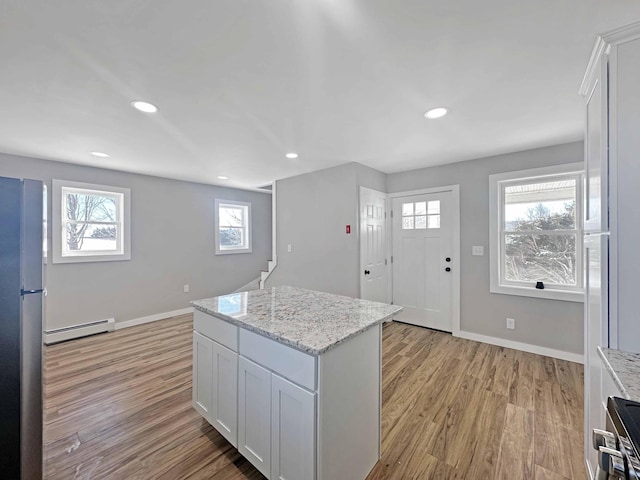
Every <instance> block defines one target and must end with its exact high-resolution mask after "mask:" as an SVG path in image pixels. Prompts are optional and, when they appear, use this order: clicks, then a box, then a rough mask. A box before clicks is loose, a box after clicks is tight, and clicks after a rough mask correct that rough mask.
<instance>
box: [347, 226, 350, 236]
mask: <svg viewBox="0 0 640 480" xmlns="http://www.w3.org/2000/svg"><path fill="white" fill-rule="evenodd" d="M349 233H351V225H347V234H349Z"/></svg>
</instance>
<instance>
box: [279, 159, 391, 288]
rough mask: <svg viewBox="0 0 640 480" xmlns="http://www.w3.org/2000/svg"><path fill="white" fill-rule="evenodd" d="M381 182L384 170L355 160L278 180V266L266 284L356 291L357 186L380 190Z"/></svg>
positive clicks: (358, 264) (357, 267)
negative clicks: (381, 170)
mask: <svg viewBox="0 0 640 480" xmlns="http://www.w3.org/2000/svg"><path fill="white" fill-rule="evenodd" d="M385 183H386V175H385V174H384V173H382V172H380V171H378V170H374V169H373V168H369V167H366V166H364V165H360V164H359V163H348V164H345V165H340V166H338V167H333V168H328V169H325V170H318V171H316V172H311V173H307V174H303V175H298V176H295V177H290V178H286V179H284V180H278V182H277V190H276V191H277V194H276V195H277V207H276V208H277V215H276V223H277V235H278V237H277V238H278V245H277V252H276V253H277V255H278V267H277V268H276V270H274V272H273V273H272V274H271V276H270V277H269V280H268V281H267V286H269V287H271V286H276V285H294V286H297V287H303V288H309V289H313V290H320V291H323V292H329V293H336V294H340V295H348V296H350V297H357V296H358V295H359V294H360V283H359V282H360V275H359V271H360V246H359V242H358V226H359V215H358V203H359V198H360V186H364V187H368V188H373V189H375V190H379V191H382V192H384V191H385V188H386V187H385ZM347 225H351V234H347V233H346V230H345V227H346V226H347ZM289 244H291V247H292V248H291V253H289V252H288V251H287V245H289Z"/></svg>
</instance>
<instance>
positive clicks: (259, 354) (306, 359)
mask: <svg viewBox="0 0 640 480" xmlns="http://www.w3.org/2000/svg"><path fill="white" fill-rule="evenodd" d="M240 355H243V356H245V357H247V358H250V359H251V360H253V361H254V362H256V363H259V364H261V365H263V366H265V367H267V368H268V369H270V370H273V371H274V372H276V373H277V374H279V375H281V376H283V377H285V378H288V379H289V380H291V381H292V382H294V383H297V384H298V385H301V386H303V387H304V388H307V389H309V390H311V391H315V390H316V357H314V356H312V355H308V354H306V353H303V352H301V351H299V350H296V349H295V348H291V347H288V346H286V345H282V344H281V343H278V342H276V341H274V340H271V339H269V338H266V337H263V336H262V335H258V334H257V333H253V332H250V331H248V330H245V329H244V328H241V329H240Z"/></svg>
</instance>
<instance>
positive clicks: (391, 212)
mask: <svg viewBox="0 0 640 480" xmlns="http://www.w3.org/2000/svg"><path fill="white" fill-rule="evenodd" d="M389 213H390V214H391V218H393V210H391V211H390V212H389Z"/></svg>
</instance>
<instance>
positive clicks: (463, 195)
mask: <svg viewBox="0 0 640 480" xmlns="http://www.w3.org/2000/svg"><path fill="white" fill-rule="evenodd" d="M582 160H583V144H582V142H577V143H570V144H565V145H558V146H553V147H547V148H540V149H535V150H527V151H524V152H517V153H511V154H507V155H500V156H496V157H489V158H483V159H479V160H472V161H468V162H460V163H454V164H449V165H442V166H438V167H431V168H424V169H420V170H413V171H410V172H402V173H394V174H391V175H388V176H387V192H388V193H396V192H402V191H407V190H417V189H421V188H429V187H438V186H442V185H453V184H459V185H460V224H461V225H460V226H461V232H460V234H461V238H460V249H461V255H462V258H461V259H460V268H461V275H460V276H461V285H460V288H461V291H460V302H461V314H460V317H461V320H460V323H461V325H460V327H461V330H465V331H469V332H474V333H478V334H482V335H488V336H492V337H499V338H504V339H508V340H513V341H517V342H524V343H529V344H533V345H539V346H543V347H548V348H554V349H558V350H563V351H567V352H573V353H580V354H581V353H582V351H583V338H584V337H583V305H582V303H573V302H563V301H557V300H542V299H537V298H528V297H519V296H513V295H501V294H495V293H490V292H489V261H490V258H489V178H488V177H489V175H491V174H494V173H502V172H509V171H515V170H524V169H527V168H536V167H543V166H549V165H556V164H561V163H571V162H581V161H582ZM472 245H484V247H485V255H484V256H482V257H478V256H475V257H474V256H472V255H471V246H472ZM506 317H510V318H515V319H516V330H507V329H506V328H505V319H506Z"/></svg>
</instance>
